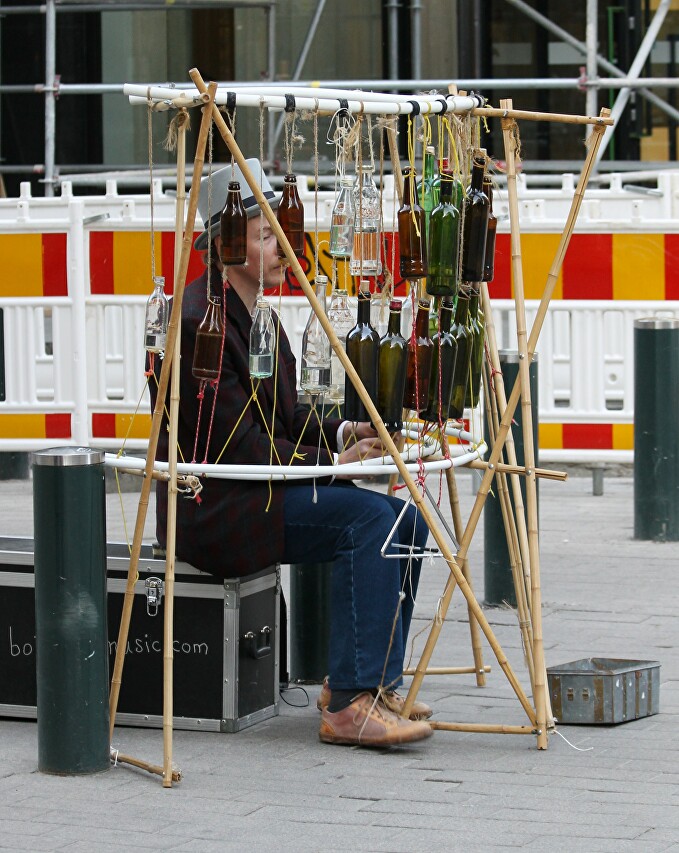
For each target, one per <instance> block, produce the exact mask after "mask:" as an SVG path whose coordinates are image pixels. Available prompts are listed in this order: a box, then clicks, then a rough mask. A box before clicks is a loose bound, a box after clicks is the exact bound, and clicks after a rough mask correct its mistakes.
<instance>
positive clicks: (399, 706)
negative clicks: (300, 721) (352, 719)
mask: <svg viewBox="0 0 679 853" xmlns="http://www.w3.org/2000/svg"><path fill="white" fill-rule="evenodd" d="M331 696H332V690H331V689H330V685H329V684H328V676H327V675H326V676H325V678H324V679H323V686H322V687H321V692H320V693H319V694H318V699H317V700H316V707H317V708H318V710H319V711H322V710H323V708H327V707H328V705H329V704H330V697H331ZM381 698H382V701H383V702H384V704H385V705H386V706H387V708H388V709H389V710H390V711H393V712H394V713H395V714H398V715H399V716H400V715H401V712H402V711H403V706H404V705H405V703H406V700H405V698H404V697H403V696H401V695H400V694H398V693H397V692H396V691H395V690H383V691H382V696H381ZM433 713H434V712H433V711H432V709H431V708H430V707H429V705H425V704H424V702H417V701H416V702H415V703H414V704H413V709H412V711H411V712H410V717H409V719H411V720H428V719H429V717H431V715H432V714H433Z"/></svg>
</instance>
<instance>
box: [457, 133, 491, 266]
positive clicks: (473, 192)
mask: <svg viewBox="0 0 679 853" xmlns="http://www.w3.org/2000/svg"><path fill="white" fill-rule="evenodd" d="M485 171H486V152H485V151H483V149H481V148H479V149H477V150H476V151H475V152H474V158H473V161H472V178H471V184H470V185H469V189H468V190H467V196H466V198H465V200H464V236H463V241H462V281H482V280H483V266H484V263H485V260H486V238H487V236H488V214H489V211H490V205H489V203H488V196H487V195H486V194H485V193H484V191H483V176H484V174H485Z"/></svg>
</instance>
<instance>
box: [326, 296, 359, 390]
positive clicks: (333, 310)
mask: <svg viewBox="0 0 679 853" xmlns="http://www.w3.org/2000/svg"><path fill="white" fill-rule="evenodd" d="M328 320H330V322H331V323H332V327H333V329H334V331H335V334H336V335H337V337H338V338H339V341H340V343H341V344H342V346H343V347H344V348H345V349H346V345H347V334H348V333H349V332H350V331H351V330H352V329H353V327H354V316H353V314H352V313H351V309H350V308H349V296H348V294H347V292H346V290H341V289H340V290H333V292H332V296H331V298H330V307H329V308H328ZM345 381H346V373H345V370H344V365H343V364H342V362H341V361H340V360H339V356H338V355H337V353H336V352H335V350H332V352H331V353H330V391H329V392H328V399H329V400H331V401H332V402H333V403H343V402H344V384H345Z"/></svg>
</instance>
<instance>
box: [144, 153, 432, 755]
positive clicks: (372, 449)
mask: <svg viewBox="0 0 679 853" xmlns="http://www.w3.org/2000/svg"><path fill="white" fill-rule="evenodd" d="M248 165H249V166H250V168H251V169H252V171H253V172H254V174H255V177H256V179H257V180H258V181H259V184H260V186H261V188H262V191H263V192H264V194H265V196H266V197H267V198H268V199H269V200H270V203H271V205H272V206H274V207H275V206H276V204H277V203H278V199H277V198H275V196H274V193H273V191H272V189H271V187H270V185H269V182H268V180H267V179H266V176H265V175H263V172H262V168H261V165H260V163H259V161H258V160H250V161H248ZM235 169H236V174H235V175H234V178H235V179H236V180H239V181H240V185H241V191H242V195H243V203H244V206H245V208H246V210H247V213H248V220H249V221H248V243H247V261H246V263H245V264H243V265H242V266H230V267H229V268H228V283H227V284H226V289H225V290H224V291H223V281H222V264H221V262H220V258H219V249H220V245H221V240H220V236H219V219H220V215H219V212H220V211H221V209H222V208H223V206H224V202H225V200H226V192H227V185H228V182H229V180H231V179H232V178H231V175H232V170H231V167H227V168H225V169H222V170H220V171H218V172H216V173H214V174H213V175H212V177H211V179H209V178H204V179H203V181H202V183H201V190H200V198H199V203H198V206H199V212H200V214H201V217H202V219H203V221H204V223H205V226H204V227H205V231H204V232H203V233H202V234H201V235H200V236H199V237H198V238H197V240H196V242H195V248H196V249H198V250H203V251H205V250H206V249H207V248H208V243H209V241H212V246H211V249H210V252H209V254H208V257H209V264H210V266H209V267H207V268H206V269H205V271H204V272H203V274H202V275H201V276H200V278H198V279H196V280H195V281H193V282H191V283H190V284H189V285H188V286H187V287H186V290H185V293H184V298H183V306H182V320H181V362H180V369H181V379H180V389H181V390H180V394H181V402H180V406H179V425H178V442H179V447H180V450H181V454H180V459H184V460H185V461H189V460H191V459H195V460H196V461H199V462H202V461H207V462H217V461H219V462H221V463H229V464H234V463H235V464H244V465H245V464H248V465H256V464H261V465H269V464H272V462H273V463H274V464H277V463H279V464H281V465H291V464H294V465H300V466H304V465H307V466H308V465H315V464H321V465H330V464H333V461H337V462H339V463H344V462H356V461H358V460H361V459H371V458H375V457H379V456H382V455H383V454H384V449H383V447H382V444H381V442H380V440H379V438H378V437H377V433H376V431H375V430H374V429H373V428H372V427H371V426H370V425H369V424H368V423H356V424H350V423H349V422H342V421H340V420H337V419H326V420H324V421H323V424H322V427H321V426H320V425H319V423H318V419H316V418H314V417H311V418H308V411H307V410H306V409H305V408H304V407H302V406H300V405H299V404H298V401H297V391H296V371H295V359H294V357H293V355H292V352H291V349H290V344H289V341H288V338H287V336H286V334H285V332H284V330H283V328H282V326H278V324H277V323H276V325H277V328H278V335H279V340H278V344H277V370H276V371H275V372H274V376H273V377H271V378H270V379H264V380H254V383H255V384H254V385H253V382H252V381H251V378H250V374H249V371H248V348H249V335H250V327H251V325H252V315H253V311H254V308H255V302H256V299H257V296H258V292H259V288H260V251H261V253H262V277H263V286H264V288H273V287H276V286H278V284H279V278H280V275H281V268H280V265H281V261H280V260H279V258H278V257H277V240H276V237H275V235H274V233H273V231H272V229H271V227H270V225H269V224H268V222H267V221H266V219H265V217H264V216H262V215H261V211H260V208H259V206H258V204H257V202H256V199H255V198H254V196H253V194H252V192H251V190H250V188H249V187H248V185H247V183H246V181H245V179H244V178H243V176H242V175H241V174H240V172H239V170H238V169H237V167H235ZM208 180H211V181H212V186H211V188H210V192H209V193H208ZM208 195H210V196H211V200H210V203H211V205H212V210H213V211H216V213H214V214H213V216H212V217H211V218H209V211H208ZM208 286H210V287H211V288H212V292H213V293H217V294H220V295H221V294H222V293H223V297H224V302H225V305H224V309H225V310H224V326H225V330H226V331H225V336H224V345H223V355H222V362H221V374H220V377H219V383H218V386H217V388H216V391H215V388H214V386H212V385H209V384H208V385H207V386H206V387H205V393H204V399H203V400H202V413H201V414H200V415H199V412H200V406H199V403H200V401H199V399H198V395H199V391H200V382H199V380H197V379H196V378H194V376H193V374H192V362H193V355H194V347H195V345H196V330H197V328H198V325H199V323H200V322H201V320H202V319H203V317H204V315H205V312H206V307H207V289H208ZM257 382H259V385H257ZM152 385H154V383H152ZM254 387H256V388H257V402H256V403H255V402H253V401H252V399H251V398H252V396H253V388H254ZM156 390H157V389H156V387H155V385H154V387H153V389H152V395H151V396H152V400H153V404H154V405H155V394H156ZM215 393H216V395H217V399H216V405H215V408H214V415H213V409H212V405H213V400H214V394H215ZM168 402H169V400H168ZM168 408H169V407H168ZM165 427H166V424H164V426H163V428H162V429H161V433H160V442H159V446H158V458H159V459H167V450H168V433H167V429H166V428H165ZM321 429H322V432H323V435H321ZM327 447H330V448H336V451H337V452H336V453H335V452H330V451H329V450H327V449H326V448H327ZM319 448H320V449H319ZM402 509H403V501H401V500H400V499H398V498H394V497H391V496H388V495H386V494H381V493H377V492H374V491H370V490H367V489H361V488H359V487H357V486H356V485H355V484H354V483H353V482H351V481H349V480H342V479H339V478H337V479H331V478H325V479H316V480H314V479H312V478H309V479H304V480H297V479H295V480H288V481H281V480H267V479H264V480H248V479H246V478H245V477H243V478H242V479H238V480H235V479H218V478H214V477H208V478H205V479H204V488H203V490H202V492H201V494H200V496H199V500H188V499H185V498H182V497H179V498H178V502H177V545H176V551H177V557H178V558H179V559H181V560H185V561H187V562H189V563H191V564H192V565H194V566H196V567H197V568H199V569H201V570H203V571H206V572H210V573H212V574H215V575H220V576H222V577H233V576H236V575H247V574H249V573H252V572H257V571H260V570H261V569H264V568H266V567H267V566H270V565H272V564H274V563H277V562H280V563H305V562H314V563H320V562H332V563H333V568H332V579H331V602H332V604H331V611H332V612H331V624H330V644H329V667H328V669H329V677H328V679H327V681H326V683H325V684H324V687H323V690H322V691H321V696H320V697H319V707H321V711H322V713H321V727H320V738H321V740H322V741H325V742H327V743H340V744H358V745H361V746H379V747H384V746H390V745H392V744H398V743H406V742H411V741H417V740H421V739H423V738H426V737H428V736H429V735H430V734H431V731H432V730H431V727H430V726H429V724H428V723H426V722H423V720H424V719H426V718H427V717H429V716H430V715H431V710H430V709H429V708H428V707H427V706H426V705H424V704H423V703H416V705H415V708H414V712H413V714H412V715H411V719H404V718H402V717H401V716H399V711H400V710H401V709H402V707H403V703H404V699H403V698H402V697H401V696H399V695H398V694H397V693H396V692H395V689H394V688H396V687H398V686H399V685H400V684H401V680H402V670H403V658H404V652H405V647H406V639H407V635H408V628H409V626H410V620H411V615H412V610H413V604H414V596H415V594H416V591H417V584H418V579H419V574H420V561H419V560H416V559H408V558H407V557H403V558H402V559H388V560H385V559H383V558H382V557H381V556H380V549H381V548H382V546H383V545H384V543H385V541H386V540H387V538H388V536H389V533H390V531H391V529H392V527H393V526H394V524H395V522H396V519H397V517H398V515H399V513H400V512H401V511H402ZM166 525H167V486H166V485H164V484H161V483H158V484H157V536H158V539H159V541H160V543H161V545H163V546H164V545H165V541H166V540H165V531H166ZM427 536H428V529H427V526H426V524H425V522H424V521H423V520H422V518H421V517H420V516H419V515H418V513H417V511H416V509H415V508H414V507H413V506H410V507H409V508H408V511H407V513H406V514H405V515H404V517H403V519H402V520H401V522H400V524H399V527H398V529H397V531H396V533H395V534H394V535H393V536H392V543H395V544H397V543H399V542H401V543H407V544H408V545H412V546H414V547H415V548H417V549H418V550H419V549H421V548H422V547H424V545H425V543H426V540H427ZM392 552H394V551H393V548H392Z"/></svg>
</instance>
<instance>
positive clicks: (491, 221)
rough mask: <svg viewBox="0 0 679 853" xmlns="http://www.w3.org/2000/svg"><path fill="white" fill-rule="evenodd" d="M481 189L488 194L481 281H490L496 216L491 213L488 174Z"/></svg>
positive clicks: (492, 266) (489, 179) (490, 191)
mask: <svg viewBox="0 0 679 853" xmlns="http://www.w3.org/2000/svg"><path fill="white" fill-rule="evenodd" d="M483 191H484V193H485V194H486V195H487V196H488V233H487V235H486V254H485V257H484V261H483V279H482V280H483V281H492V280H493V278H494V277H495V236H496V234H497V216H495V214H494V213H493V185H492V183H491V178H490V175H486V176H485V177H484V179H483Z"/></svg>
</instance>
